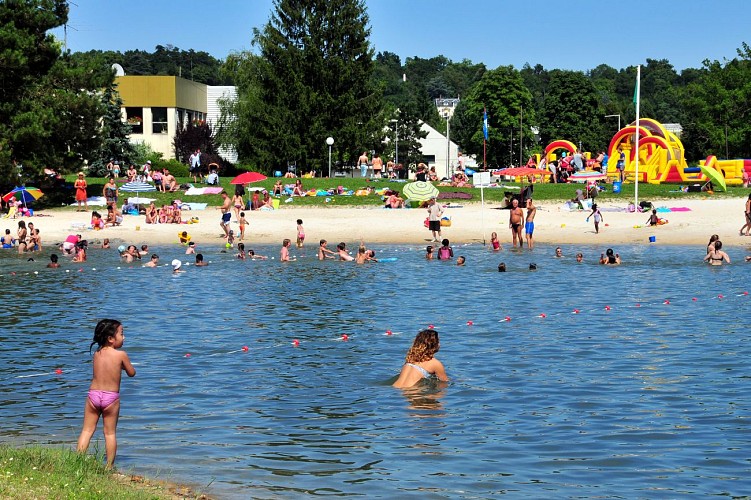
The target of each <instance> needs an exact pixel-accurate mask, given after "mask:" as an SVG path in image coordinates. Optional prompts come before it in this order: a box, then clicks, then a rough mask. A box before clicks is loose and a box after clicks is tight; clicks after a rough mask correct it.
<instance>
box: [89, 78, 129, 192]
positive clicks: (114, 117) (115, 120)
mask: <svg viewBox="0 0 751 500" xmlns="http://www.w3.org/2000/svg"><path fill="white" fill-rule="evenodd" d="M115 87H116V85H115V84H114V83H113V84H111V85H109V86H107V87H106V88H105V89H104V91H103V92H102V103H103V105H104V107H105V113H104V116H102V128H101V131H100V133H99V136H100V138H101V141H102V143H101V147H100V148H99V149H98V151H97V152H96V154H95V156H94V158H93V160H92V162H91V164H90V165H89V173H90V174H93V175H97V176H102V177H103V176H105V175H107V167H106V165H107V163H108V162H109V161H110V160H119V161H120V163H121V164H122V165H127V164H129V163H132V162H133V161H135V156H136V153H135V150H134V148H133V145H132V144H131V143H130V140H129V139H128V137H129V135H130V133H131V130H132V128H131V126H130V125H128V123H127V122H125V121H123V119H122V113H121V111H120V110H121V108H122V105H123V100H122V98H121V97H120V93H119V92H117V89H116V88H115Z"/></svg>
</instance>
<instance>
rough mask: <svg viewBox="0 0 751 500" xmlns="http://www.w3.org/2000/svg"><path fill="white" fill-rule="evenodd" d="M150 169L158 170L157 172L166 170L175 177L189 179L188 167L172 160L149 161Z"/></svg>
mask: <svg viewBox="0 0 751 500" xmlns="http://www.w3.org/2000/svg"><path fill="white" fill-rule="evenodd" d="M151 167H152V168H153V169H158V170H163V169H165V168H166V169H168V170H169V171H170V173H171V174H172V175H174V176H175V177H189V176H190V172H189V171H188V166H187V165H186V164H184V163H180V162H179V161H177V160H174V159H171V160H162V159H161V158H159V159H157V160H151Z"/></svg>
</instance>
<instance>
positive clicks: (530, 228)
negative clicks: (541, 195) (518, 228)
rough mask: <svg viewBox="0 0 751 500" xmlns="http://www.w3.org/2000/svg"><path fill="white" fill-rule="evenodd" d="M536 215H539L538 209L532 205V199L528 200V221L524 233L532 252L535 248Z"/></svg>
mask: <svg viewBox="0 0 751 500" xmlns="http://www.w3.org/2000/svg"><path fill="white" fill-rule="evenodd" d="M535 215H537V207H536V206H535V205H534V203H532V198H528V199H527V219H526V222H525V223H524V233H525V236H526V238H527V248H529V249H530V250H532V249H533V248H534V247H535V243H534V239H533V238H532V235H533V234H534V232H535Z"/></svg>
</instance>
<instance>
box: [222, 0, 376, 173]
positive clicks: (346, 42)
mask: <svg viewBox="0 0 751 500" xmlns="http://www.w3.org/2000/svg"><path fill="white" fill-rule="evenodd" d="M368 22H369V21H368V16H367V14H366V12H365V6H364V3H363V1H362V0H276V1H275V9H274V12H273V13H272V15H271V18H270V20H269V22H268V23H267V24H266V25H265V26H264V27H263V28H262V29H260V30H256V31H255V38H254V44H255V45H257V46H258V47H259V49H260V56H259V57H253V56H250V55H246V56H245V58H243V59H242V61H240V63H239V64H240V66H242V68H241V69H240V71H239V73H238V80H239V81H238V87H239V88H238V101H237V102H238V105H237V106H236V107H235V109H234V111H235V113H236V116H237V119H236V121H235V123H234V126H235V127H237V132H239V133H235V134H233V135H234V137H236V138H237V140H238V142H239V143H238V144H237V149H238V152H239V153H240V155H241V158H242V159H243V160H246V161H251V162H258V164H259V165H260V166H263V167H266V168H268V169H269V170H271V169H272V168H274V167H279V166H280V165H285V164H286V162H295V163H297V165H298V166H299V167H300V168H304V169H311V168H315V169H318V170H320V169H321V167H322V166H323V165H324V164H325V162H326V158H327V155H328V147H327V146H326V143H325V140H326V137H328V136H332V137H334V140H335V143H334V150H335V153H336V152H339V155H338V157H339V158H340V159H342V160H344V161H352V160H353V159H354V158H356V157H357V155H358V154H359V153H361V152H362V151H364V150H366V149H370V148H371V147H373V146H374V145H375V143H376V141H378V140H380V139H381V138H380V137H378V136H380V135H382V130H381V127H382V124H383V118H382V117H379V116H378V114H379V108H380V105H381V99H380V95H379V94H378V93H377V92H376V91H375V90H374V88H373V87H372V85H371V83H370V80H371V79H370V76H371V73H372V71H373V50H372V48H371V46H370V42H369V39H368V37H369V35H370V28H369V27H368Z"/></svg>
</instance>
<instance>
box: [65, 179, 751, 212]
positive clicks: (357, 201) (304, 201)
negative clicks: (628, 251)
mask: <svg viewBox="0 0 751 500" xmlns="http://www.w3.org/2000/svg"><path fill="white" fill-rule="evenodd" d="M66 180H67V181H69V182H73V181H74V180H75V176H72V175H71V176H68V177H67V178H66ZM230 180H231V178H230V177H226V178H222V179H220V183H221V186H222V187H223V188H224V189H225V190H226V191H227V193H228V194H230V195H232V194H233V193H234V191H235V186H234V185H231V184H230ZM276 180H277V179H275V178H272V177H269V178H268V179H266V180H264V181H261V182H258V183H254V184H250V185H249V187H263V188H265V189H267V190H269V192H271V191H272V188H273V186H274V183H275V182H276ZM283 181H284V183H285V184H292V183H294V179H283ZM289 181H292V182H289ZM302 181H303V187H304V189H306V190H308V189H323V190H327V189H330V188H334V187H337V186H343V187H344V188H345V189H347V190H352V191H355V190H357V189H359V188H364V187H366V186H373V187H374V188H375V189H380V188H382V187H389V188H391V189H394V190H396V191H401V190H402V189H403V187H404V185H405V183H403V182H390V181H387V180H377V181H372V180H371V181H366V180H364V179H360V178H354V179H353V178H349V177H347V178H334V179H322V178H315V179H302ZM178 182H179V183H180V184H184V183H189V182H192V179H189V178H186V177H183V178H178ZM88 183H89V188H88V192H89V195H90V196H101V195H102V189H103V188H104V184H105V183H106V180H105V179H103V178H89V179H88ZM504 184H505V185H507V186H519V187H520V186H522V184H519V183H511V182H507V183H504ZM196 186H197V187H198V186H199V185H196ZM201 186H203V185H201ZM605 187H606V191H604V192H601V193H600V195H599V198H598V199H599V200H600V201H606V202H622V203H623V204H627V203H629V202H630V201H633V199H634V188H635V186H634V184H623V186H622V190H621V193H619V194H613V192H612V185H611V184H607V185H605ZM582 188H583V184H539V183H538V184H535V185H534V199H535V200H542V201H544V200H566V199H570V198H573V197H574V194H575V192H576V190H577V189H582ZM438 190H439V191H440V192H443V193H445V192H464V193H471V194H472V199H471V200H460V201H461V202H462V203H467V202H479V201H480V190H479V189H477V188H455V187H451V186H438ZM505 191H513V192H515V193H518V192H519V190H518V189H504V188H487V189H485V190H484V192H485V201H486V202H489V203H497V202H500V201H501V200H502V199H503V197H504V192H505ZM748 192H749V190H748V189H747V188H743V187H728V191H727V192H726V193H723V192H715V193H714V194H709V193H683V192H680V191H679V189H678V185H676V184H646V183H640V184H639V200H648V201H653V200H664V199H676V200H680V199H712V198H730V197H745V196H747V195H748ZM120 195H121V198H126V197H128V196H129V193H125V192H121V193H120ZM138 196H141V197H145V198H153V199H155V200H156V202H155V203H156V204H157V206H161V205H162V204H169V203H170V202H171V201H172V200H173V199H176V198H177V199H180V200H182V201H184V202H195V203H208V204H209V206H217V205H219V204H220V203H221V197H220V196H219V195H200V196H185V193H184V192H183V191H178V192H176V193H159V192H157V191H154V192H149V193H141V194H139V195H138ZM285 198H286V196H285ZM329 198H331V199H332V200H334V201H333V202H330V203H326V202H325V199H326V197H324V196H311V197H308V196H304V197H295V198H294V203H293V205H294V206H306V207H307V206H316V207H317V206H349V207H352V206H380V205H382V204H383V201H382V199H381V197H380V196H378V195H375V194H373V195H370V196H333V197H329ZM246 200H247V196H246ZM72 202H73V200H71V203H72ZM69 208H70V209H71V210H74V207H69Z"/></svg>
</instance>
